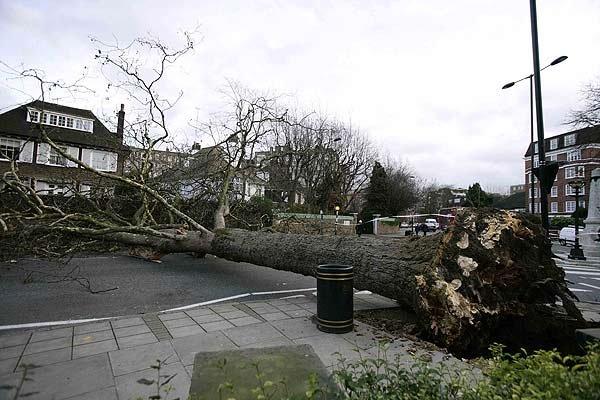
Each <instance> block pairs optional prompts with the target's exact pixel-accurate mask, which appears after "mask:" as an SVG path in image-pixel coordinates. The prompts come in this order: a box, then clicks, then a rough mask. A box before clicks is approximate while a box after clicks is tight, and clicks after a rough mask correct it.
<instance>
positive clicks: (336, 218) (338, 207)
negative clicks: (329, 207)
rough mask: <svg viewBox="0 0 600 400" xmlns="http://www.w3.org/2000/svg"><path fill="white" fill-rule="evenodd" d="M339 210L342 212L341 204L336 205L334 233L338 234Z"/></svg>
mask: <svg viewBox="0 0 600 400" xmlns="http://www.w3.org/2000/svg"><path fill="white" fill-rule="evenodd" d="M339 212H340V206H335V228H334V229H333V234H334V235H337V225H338V213H339Z"/></svg>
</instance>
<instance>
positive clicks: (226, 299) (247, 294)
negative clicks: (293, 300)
mask: <svg viewBox="0 0 600 400" xmlns="http://www.w3.org/2000/svg"><path fill="white" fill-rule="evenodd" d="M315 289H316V288H310V289H291V290H275V291H272V292H251V293H243V294H238V295H235V296H229V297H223V298H221V299H215V300H209V301H204V302H202V303H196V304H190V305H189V306H182V307H176V308H170V309H168V310H162V311H159V313H166V312H171V311H181V310H189V309H190V308H195V307H201V306H208V305H210V304H215V303H221V302H223V301H228V300H235V299H241V298H242V297H249V296H262V295H267V294H282V293H298V292H308V291H311V290H315Z"/></svg>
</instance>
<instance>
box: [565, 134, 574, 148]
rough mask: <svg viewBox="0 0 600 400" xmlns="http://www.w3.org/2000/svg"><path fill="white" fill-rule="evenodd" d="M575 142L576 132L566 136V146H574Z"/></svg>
mask: <svg viewBox="0 0 600 400" xmlns="http://www.w3.org/2000/svg"><path fill="white" fill-rule="evenodd" d="M574 144H575V134H574V133H571V134H570V135H567V136H565V146H572V145H574Z"/></svg>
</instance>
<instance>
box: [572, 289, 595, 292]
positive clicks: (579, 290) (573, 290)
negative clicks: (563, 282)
mask: <svg viewBox="0 0 600 400" xmlns="http://www.w3.org/2000/svg"><path fill="white" fill-rule="evenodd" d="M569 290H570V291H571V292H591V290H587V289H571V288H569Z"/></svg>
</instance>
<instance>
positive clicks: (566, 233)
mask: <svg viewBox="0 0 600 400" xmlns="http://www.w3.org/2000/svg"><path fill="white" fill-rule="evenodd" d="M568 242H571V243H575V228H574V227H572V226H565V227H564V228H562V229H561V230H560V232H559V233H558V243H560V244H562V245H563V246H566V245H567V243H568Z"/></svg>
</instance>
